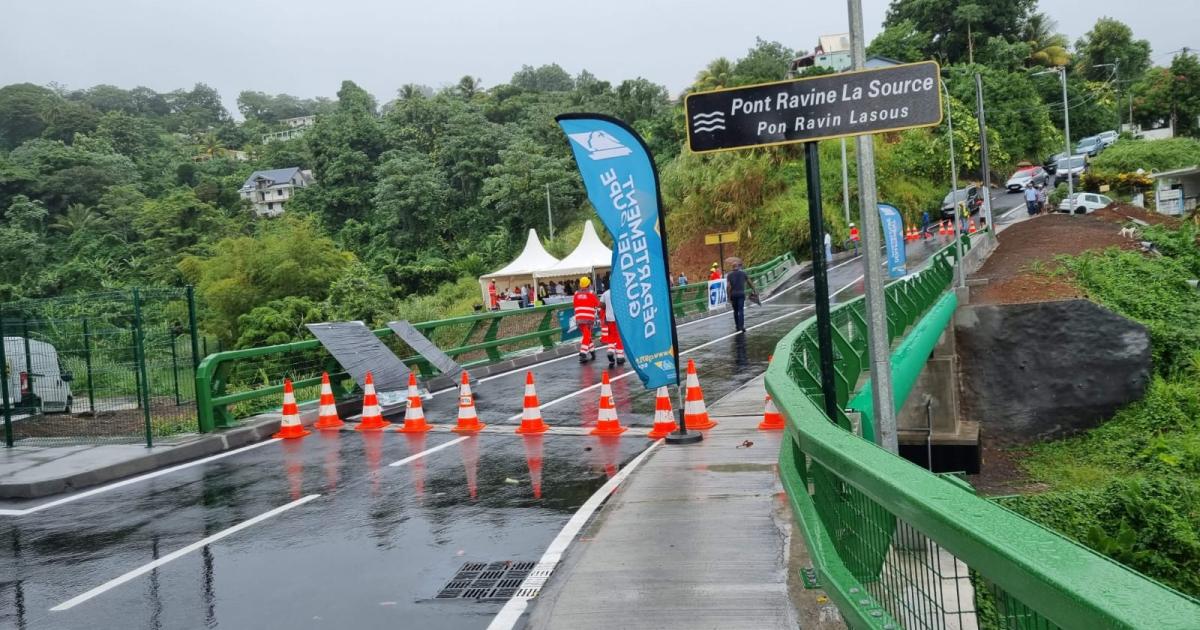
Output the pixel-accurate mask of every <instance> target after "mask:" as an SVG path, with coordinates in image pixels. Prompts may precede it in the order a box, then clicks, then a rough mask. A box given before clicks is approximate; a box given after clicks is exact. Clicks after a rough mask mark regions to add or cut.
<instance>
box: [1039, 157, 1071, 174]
mask: <svg viewBox="0 0 1200 630" xmlns="http://www.w3.org/2000/svg"><path fill="white" fill-rule="evenodd" d="M1065 157H1067V154H1066V153H1065V152H1064V153H1055V154H1054V155H1051V156H1050V157H1048V158H1046V159H1045V160H1044V161H1043V162H1042V168H1044V169H1046V172H1047V173H1049V174H1051V175H1053V174H1054V172H1055V171H1056V170H1058V161H1059V160H1061V159H1063V158H1065Z"/></svg>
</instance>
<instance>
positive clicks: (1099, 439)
mask: <svg viewBox="0 0 1200 630" xmlns="http://www.w3.org/2000/svg"><path fill="white" fill-rule="evenodd" d="M1196 237H1197V230H1196V229H1195V228H1194V227H1191V226H1189V225H1185V226H1184V227H1183V228H1182V229H1179V230H1167V229H1163V228H1155V229H1151V230H1149V233H1148V235H1147V238H1149V239H1152V240H1154V241H1155V243H1156V244H1158V246H1159V248H1160V249H1161V250H1162V251H1163V252H1164V253H1165V254H1166V256H1164V257H1161V258H1158V257H1147V256H1143V255H1142V254H1139V253H1135V252H1129V251H1119V250H1115V249H1114V250H1108V251H1105V252H1099V253H1085V254H1083V255H1081V256H1077V257H1072V258H1068V259H1065V260H1064V263H1065V271H1066V273H1069V274H1070V276H1071V277H1072V278H1073V279H1074V281H1075V282H1076V283H1077V284H1078V285H1079V286H1080V287H1082V288H1083V289H1084V290H1085V291H1086V292H1087V294H1088V296H1089V297H1090V298H1091V299H1093V300H1096V301H1097V302H1099V303H1101V304H1104V305H1105V306H1107V307H1108V308H1111V309H1112V310H1113V311H1115V312H1117V313H1120V314H1122V315H1124V316H1126V317H1129V318H1131V319H1134V320H1136V321H1138V322H1141V323H1142V324H1144V325H1145V326H1146V327H1147V328H1148V329H1149V331H1150V334H1151V342H1152V347H1153V355H1154V369H1155V376H1154V380H1153V381H1152V383H1151V384H1150V387H1149V389H1148V391H1147V392H1146V396H1145V397H1144V398H1143V399H1142V400H1140V401H1138V402H1136V403H1134V404H1132V405H1130V406H1128V407H1126V408H1125V409H1122V410H1121V411H1120V412H1118V413H1117V414H1116V416H1115V417H1113V418H1112V419H1111V420H1109V421H1108V422H1106V423H1104V424H1103V425H1101V426H1100V427H1097V428H1096V429H1093V430H1092V431H1089V432H1087V433H1085V434H1083V435H1080V436H1078V437H1074V438H1070V439H1066V440H1060V441H1056V442H1052V443H1048V444H1042V445H1038V446H1036V447H1034V448H1033V452H1032V454H1031V456H1030V457H1028V458H1027V459H1025V460H1024V461H1023V462H1022V465H1023V466H1024V468H1025V469H1026V471H1027V472H1028V473H1029V475H1030V477H1032V478H1033V479H1034V480H1036V481H1037V482H1040V483H1043V484H1046V485H1047V486H1048V487H1049V491H1048V492H1045V493H1041V494H1037V495H1029V496H1022V497H1015V498H1009V499H1005V500H1004V502H1005V503H1006V504H1007V505H1009V506H1010V507H1012V508H1014V509H1016V510H1017V511H1019V512H1021V513H1023V514H1025V515H1026V516H1029V517H1030V518H1033V519H1034V520H1037V521H1039V522H1041V523H1043V524H1045V525H1047V526H1049V527H1053V528H1055V529H1057V530H1059V531H1061V532H1063V533H1064V534H1066V535H1068V536H1071V537H1073V538H1075V539H1077V540H1079V541H1081V542H1083V543H1084V544H1087V545H1088V546H1090V547H1092V548H1093V549H1095V550H1097V551H1099V552H1101V553H1104V554H1105V555H1108V556H1110V557H1112V558H1114V559H1116V560H1119V561H1121V562H1123V563H1125V564H1128V565H1130V566H1132V567H1134V568H1136V569H1138V570H1139V571H1142V572H1144V573H1146V574H1147V575H1150V576H1152V577H1154V578H1156V579H1158V580H1161V581H1162V582H1164V583H1166V584H1168V585H1170V586H1173V587H1175V588H1177V589H1179V590H1181V591H1183V592H1186V593H1189V594H1191V595H1194V596H1200V292H1197V291H1196V289H1194V288H1192V287H1191V286H1189V285H1188V284H1187V282H1186V281H1187V280H1188V279H1190V278H1195V277H1197V276H1198V275H1200V245H1198V243H1197V240H1196Z"/></svg>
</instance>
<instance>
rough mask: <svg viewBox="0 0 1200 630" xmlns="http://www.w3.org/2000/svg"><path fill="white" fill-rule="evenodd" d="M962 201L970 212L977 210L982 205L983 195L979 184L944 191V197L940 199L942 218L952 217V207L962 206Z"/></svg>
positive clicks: (973, 212)
mask: <svg viewBox="0 0 1200 630" xmlns="http://www.w3.org/2000/svg"><path fill="white" fill-rule="evenodd" d="M964 203H965V204H966V205H967V207H968V208H970V210H971V214H976V213H977V212H979V209H980V208H982V207H983V195H982V194H981V191H980V188H979V186H976V185H975V184H971V185H970V186H965V187H963V188H959V189H958V190H956V191H950V192H948V193H946V197H945V198H943V199H942V218H943V219H952V218H954V207H955V206H959V207H962V205H963V204H964Z"/></svg>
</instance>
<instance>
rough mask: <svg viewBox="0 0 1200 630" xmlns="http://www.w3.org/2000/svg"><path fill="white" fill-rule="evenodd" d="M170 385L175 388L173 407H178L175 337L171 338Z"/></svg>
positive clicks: (177, 355)
mask: <svg viewBox="0 0 1200 630" xmlns="http://www.w3.org/2000/svg"><path fill="white" fill-rule="evenodd" d="M171 384H172V385H173V386H174V387H175V406H176V407H178V406H179V404H180V403H179V352H178V351H176V350H175V337H174V336H172V337H171Z"/></svg>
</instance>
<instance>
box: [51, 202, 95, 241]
mask: <svg viewBox="0 0 1200 630" xmlns="http://www.w3.org/2000/svg"><path fill="white" fill-rule="evenodd" d="M99 223H100V216H99V215H98V214H96V212H95V211H93V210H92V209H91V208H89V207H87V206H85V205H83V204H81V203H73V204H71V205H70V206H68V207H67V212H66V214H63V215H61V216H59V217H58V219H56V220H55V221H54V223H51V224H50V229H51V230H57V231H59V232H63V233H66V234H68V235H70V234H74V233H76V232H85V231H88V230H92V229H94V228H96V227H97V226H98V225H99Z"/></svg>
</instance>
